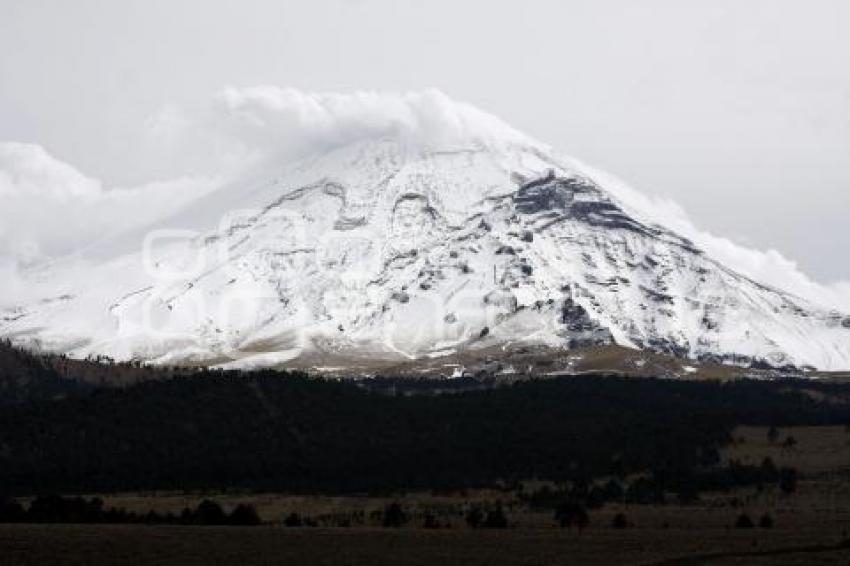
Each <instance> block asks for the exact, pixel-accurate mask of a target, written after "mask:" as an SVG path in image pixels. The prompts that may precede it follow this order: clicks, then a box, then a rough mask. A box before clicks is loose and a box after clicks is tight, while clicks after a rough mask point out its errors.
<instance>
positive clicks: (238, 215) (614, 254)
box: [0, 130, 850, 370]
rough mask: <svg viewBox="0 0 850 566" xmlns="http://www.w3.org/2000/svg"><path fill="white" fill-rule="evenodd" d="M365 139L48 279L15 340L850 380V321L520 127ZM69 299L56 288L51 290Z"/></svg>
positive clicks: (114, 244) (177, 353)
mask: <svg viewBox="0 0 850 566" xmlns="http://www.w3.org/2000/svg"><path fill="white" fill-rule="evenodd" d="M506 131H507V132H510V133H509V134H508V135H505V136H504V137H503V138H502V139H497V140H495V141H494V140H493V139H486V140H485V139H481V138H476V137H474V136H470V137H468V138H467V139H460V140H457V139H455V140H450V141H447V142H445V143H441V142H439V141H434V140H428V141H421V140H411V139H410V138H409V137H405V136H401V135H400V136H389V137H388V136H386V135H381V136H374V137H365V138H363V139H355V140H353V141H350V142H349V141H346V143H342V144H339V145H337V146H336V147H333V148H331V149H327V150H321V151H316V152H314V153H313V154H312V155H309V156H307V157H306V158H302V159H300V160H298V161H297V162H294V163H292V164H289V165H286V164H282V165H281V167H280V171H279V172H278V173H277V174H276V176H274V178H272V179H267V180H265V181H263V182H257V181H243V182H235V183H232V184H230V185H228V186H226V187H223V188H221V189H220V190H218V191H216V192H214V193H211V194H208V195H207V196H205V197H203V198H201V199H199V200H197V201H196V202H193V203H191V204H190V205H189V206H186V207H184V208H182V209H181V210H178V211H174V214H173V216H171V217H169V218H165V219H162V220H161V221H159V222H157V223H155V224H153V225H151V226H148V227H146V228H145V229H144V230H136V231H133V232H130V233H127V234H124V235H123V236H122V237H120V238H111V239H109V240H107V241H104V242H101V243H99V244H98V245H96V246H94V247H92V248H91V249H89V250H87V251H86V252H85V254H83V255H82V256H78V257H76V258H74V260H73V261H72V260H64V261H58V262H53V263H51V264H48V265H44V266H41V267H39V268H37V269H34V270H32V271H31V272H30V273H28V274H27V276H28V277H29V278H30V280H31V281H33V284H35V285H38V288H39V289H45V291H44V296H43V298H42V299H41V300H37V301H30V302H27V303H25V304H20V305H18V306H16V307H14V308H9V309H6V310H4V311H0V335H2V336H6V337H10V338H12V339H13V340H14V341H16V342H20V343H26V344H30V345H37V346H40V347H42V348H46V349H49V350H54V351H62V352H66V353H68V354H70V355H73V356H78V357H84V356H90V355H105V356H109V357H112V358H114V359H121V360H123V359H137V360H144V361H151V362H157V363H203V364H221V365H231V366H264V365H279V364H283V363H287V362H293V361H297V360H305V359H310V358H311V357H316V358H317V359H318V358H319V357H321V358H322V359H328V358H331V359H333V358H337V359H339V360H346V359H349V360H350V359H361V360H364V359H380V358H388V359H389V358H399V359H410V358H416V357H427V356H436V355H440V354H444V353H448V352H454V351H457V350H464V349H466V350H468V349H475V348H484V347H491V346H494V345H508V344H511V345H516V344H537V345H550V346H553V347H579V346H585V345H595V344H608V343H615V344H618V345H622V346H627V347H633V348H640V349H650V350H653V351H658V352H665V353H671V354H675V355H678V356H683V357H690V358H698V359H711V360H722V361H730V362H737V363H749V362H751V361H753V360H758V361H766V362H769V363H770V364H772V365H785V364H794V365H797V366H813V367H817V368H819V369H824V370H829V369H846V368H850V316H848V315H847V314H846V313H840V312H837V311H835V310H830V309H829V308H827V307H824V306H820V305H815V304H812V303H810V302H808V301H806V300H804V299H802V298H798V297H796V296H793V295H791V294H789V293H786V292H783V291H781V290H779V289H775V288H771V287H769V286H766V285H763V284H760V283H759V282H756V281H753V280H751V279H749V278H747V277H745V276H743V275H742V274H740V273H736V272H735V271H733V270H731V269H729V268H727V267H724V265H721V264H720V263H719V262H718V261H715V260H714V259H713V258H712V257H709V255H707V254H706V253H704V252H703V251H702V250H700V249H699V248H698V247H697V246H696V245H695V244H694V243H692V242H691V241H689V240H688V239H686V238H684V237H682V236H681V235H678V234H676V233H674V232H673V231H671V230H670V229H668V228H665V226H664V225H663V224H664V221H663V219H660V218H651V217H647V215H646V212H645V211H641V210H638V209H636V208H634V207H633V206H629V204H628V203H626V202H624V201H623V200H621V199H619V198H618V197H617V195H616V194H615V193H616V191H611V190H609V188H608V187H606V184H605V177H601V176H599V175H598V174H597V173H595V172H594V171H592V170H590V169H588V168H585V167H584V166H583V165H581V164H580V163H578V162H576V161H574V160H572V159H569V158H565V157H561V156H559V155H558V154H556V153H555V152H553V151H551V150H550V149H549V148H548V147H546V146H544V145H542V144H539V143H537V142H535V141H533V140H530V139H528V138H526V137H525V136H522V135H521V134H516V133H515V132H513V131H512V130H506ZM47 290H49V292H48V291H47Z"/></svg>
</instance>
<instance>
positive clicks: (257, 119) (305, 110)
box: [147, 86, 537, 175]
mask: <svg viewBox="0 0 850 566" xmlns="http://www.w3.org/2000/svg"><path fill="white" fill-rule="evenodd" d="M147 137H148V144H147V145H148V147H149V148H150V149H151V150H152V151H154V152H158V153H160V154H161V157H162V158H163V159H171V160H172V161H175V160H176V161H179V163H177V162H175V163H172V165H174V167H173V168H172V169H170V170H171V171H172V172H180V173H183V174H187V173H191V174H200V173H203V174H210V172H211V171H210V167H211V164H213V165H212V167H213V169H214V171H213V172H215V173H216V174H231V175H232V174H234V172H241V171H245V170H246V169H248V170H251V171H252V172H253V173H256V172H257V170H258V169H261V168H263V167H265V166H271V167H280V166H281V164H282V163H286V162H287V161H291V160H293V159H297V158H299V157H302V156H305V155H309V154H312V153H315V152H320V151H327V150H329V149H332V148H334V147H338V146H341V145H345V144H348V143H351V142H354V141H358V140H364V139H375V138H382V137H396V138H402V139H404V140H406V141H408V142H409V143H417V144H423V145H438V146H441V147H445V146H452V145H457V144H468V143H470V142H474V143H479V144H484V145H499V144H505V143H537V142H534V141H533V140H531V139H530V138H529V137H527V136H525V135H524V134H522V133H520V132H518V131H517V130H515V129H513V128H511V127H510V126H508V125H507V124H505V123H504V122H502V121H501V120H499V119H498V118H496V117H495V116H492V115H490V114H488V113H486V112H483V111H481V110H479V109H477V108H475V107H474V106H471V105H468V104H464V103H459V102H455V101H453V100H452V99H450V98H449V97H447V96H446V95H445V94H443V93H442V92H440V91H439V90H434V89H431V90H426V91H423V92H408V93H379V92H367V91H360V92H354V93H351V94H333V93H308V92H302V91H299V90H296V89H292V88H279V87H275V86H258V87H251V88H233V87H230V88H226V89H224V90H222V91H221V92H219V93H218V94H217V95H216V96H215V97H213V99H212V100H211V101H210V102H209V103H208V104H206V105H205V106H204V107H203V108H200V109H193V110H181V109H178V108H176V107H174V106H166V107H164V108H162V109H161V110H160V111H159V112H157V113H156V114H155V115H154V116H152V117H151V118H150V119H149V121H148V129H147Z"/></svg>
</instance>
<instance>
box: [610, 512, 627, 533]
mask: <svg viewBox="0 0 850 566" xmlns="http://www.w3.org/2000/svg"><path fill="white" fill-rule="evenodd" d="M611 527H613V528H615V529H628V528H629V521H628V519H626V516H625V515H623V514H622V513H617V514H616V515H614V519H613V520H612V521H611Z"/></svg>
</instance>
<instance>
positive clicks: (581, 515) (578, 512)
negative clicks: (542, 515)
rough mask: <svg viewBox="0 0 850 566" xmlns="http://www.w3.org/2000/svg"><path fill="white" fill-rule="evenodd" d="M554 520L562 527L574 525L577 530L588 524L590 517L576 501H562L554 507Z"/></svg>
mask: <svg viewBox="0 0 850 566" xmlns="http://www.w3.org/2000/svg"><path fill="white" fill-rule="evenodd" d="M555 520H556V521H557V522H558V524H559V525H561V527H562V528H568V529H569V528H572V527H576V528H577V529H578V530H579V531H581V530H583V529H584V528H585V527H587V526H588V525H589V524H590V517H589V516H588V515H587V511H585V509H584V507H582V506H581V505H580V504H578V503H564V504H562V505H559V506H558V508H557V509H555Z"/></svg>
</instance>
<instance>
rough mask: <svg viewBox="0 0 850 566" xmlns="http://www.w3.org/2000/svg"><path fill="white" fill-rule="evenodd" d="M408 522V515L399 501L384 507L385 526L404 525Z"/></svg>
mask: <svg viewBox="0 0 850 566" xmlns="http://www.w3.org/2000/svg"><path fill="white" fill-rule="evenodd" d="M405 523H407V515H406V514H405V512H404V510H403V509H402V508H401V505H399V504H398V503H392V504H390V505H389V506H387V508H386V509H384V523H383V524H384V526H385V527H403V526H404V524H405Z"/></svg>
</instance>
